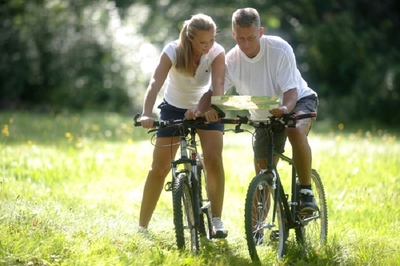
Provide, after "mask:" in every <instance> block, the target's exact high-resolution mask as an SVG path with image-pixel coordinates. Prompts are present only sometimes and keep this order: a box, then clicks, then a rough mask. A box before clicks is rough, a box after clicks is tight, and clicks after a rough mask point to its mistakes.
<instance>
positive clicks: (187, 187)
mask: <svg viewBox="0 0 400 266" xmlns="http://www.w3.org/2000/svg"><path fill="white" fill-rule="evenodd" d="M219 116H220V117H222V116H224V114H223V113H219ZM139 117H140V115H139V114H137V115H136V116H135V117H134V125H135V126H141V123H140V121H138V118H139ZM206 123H207V121H206V119H205V118H204V117H200V118H197V119H196V120H186V119H171V120H164V121H163V120H160V121H155V122H154V126H155V127H156V129H152V130H150V131H149V133H150V132H155V131H158V130H163V129H164V128H167V127H176V128H177V130H178V131H179V136H180V140H179V145H180V155H179V158H178V159H175V160H173V161H172V162H171V170H172V179H171V181H169V182H167V183H166V184H165V187H164V189H165V190H166V191H171V192H172V208H173V220H174V226H175V236H176V243H177V246H178V249H186V248H189V250H190V251H191V252H192V253H193V254H198V253H199V252H200V241H199V237H206V238H208V239H211V238H212V236H213V235H212V224H211V219H212V214H211V203H210V201H209V199H208V196H207V183H206V182H207V178H206V172H205V171H204V167H203V163H204V161H203V158H202V155H201V153H200V152H198V150H197V146H198V144H199V143H198V140H197V139H196V128H197V127H199V126H201V125H204V124H206ZM154 136H155V134H154V135H153V137H154ZM172 145H173V144H172Z"/></svg>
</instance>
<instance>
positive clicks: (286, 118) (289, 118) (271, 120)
mask: <svg viewBox="0 0 400 266" xmlns="http://www.w3.org/2000/svg"><path fill="white" fill-rule="evenodd" d="M313 117H317V113H316V112H312V113H307V114H299V115H296V114H295V113H289V114H284V115H283V116H282V117H280V118H278V117H275V116H270V117H268V118H267V119H264V120H253V119H250V118H249V117H247V116H239V115H238V116H237V118H220V119H218V122H219V123H221V124H234V125H236V128H235V132H242V131H243V130H242V129H240V126H241V125H242V124H246V125H250V126H253V127H261V126H262V125H263V126H272V125H275V124H277V123H281V124H284V125H285V126H287V127H296V121H297V120H301V119H306V118H313ZM290 122H291V123H290Z"/></svg>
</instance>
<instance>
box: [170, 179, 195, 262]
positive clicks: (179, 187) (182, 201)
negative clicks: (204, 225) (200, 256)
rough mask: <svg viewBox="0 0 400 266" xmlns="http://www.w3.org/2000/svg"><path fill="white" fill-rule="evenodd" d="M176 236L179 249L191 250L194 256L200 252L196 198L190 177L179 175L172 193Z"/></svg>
mask: <svg viewBox="0 0 400 266" xmlns="http://www.w3.org/2000/svg"><path fill="white" fill-rule="evenodd" d="M172 198H173V216H174V225H175V236H176V243H177V246H178V249H187V248H188V249H189V250H190V251H191V252H192V253H193V254H197V253H198V252H199V251H200V245H199V235H198V231H197V228H196V220H195V213H196V211H195V208H194V207H195V205H194V202H195V200H194V196H193V193H192V190H191V188H190V187H189V184H188V176H187V175H186V174H182V173H181V174H179V175H178V177H177V178H176V179H175V184H174V188H173V191H172Z"/></svg>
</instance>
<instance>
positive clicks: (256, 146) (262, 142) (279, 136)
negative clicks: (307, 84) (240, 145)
mask: <svg viewBox="0 0 400 266" xmlns="http://www.w3.org/2000/svg"><path fill="white" fill-rule="evenodd" d="M317 107H318V98H317V96H316V95H314V94H312V95H310V96H306V97H303V98H301V99H300V100H298V101H297V103H296V106H295V107H294V109H293V110H292V112H298V111H303V112H305V113H311V112H316V111H317ZM278 131H279V130H278ZM286 138H287V135H286V130H285V128H284V127H282V130H281V131H280V132H277V133H274V151H275V152H278V153H283V152H284V151H285V143H286ZM268 140H269V137H268V134H266V132H265V129H257V130H256V131H255V133H254V141H253V150H254V158H255V159H259V158H267V157H268V143H269V141H268Z"/></svg>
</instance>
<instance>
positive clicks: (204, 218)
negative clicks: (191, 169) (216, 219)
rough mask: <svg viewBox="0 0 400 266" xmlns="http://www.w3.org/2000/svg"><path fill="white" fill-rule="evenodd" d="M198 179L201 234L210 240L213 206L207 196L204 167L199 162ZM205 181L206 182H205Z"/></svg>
mask: <svg viewBox="0 0 400 266" xmlns="http://www.w3.org/2000/svg"><path fill="white" fill-rule="evenodd" d="M197 178H198V186H199V203H200V206H199V209H200V213H199V233H200V236H201V237H206V238H208V239H211V238H212V223H211V217H212V216H211V215H212V214H211V204H210V202H209V199H208V196H207V182H206V178H207V176H206V173H205V171H204V166H203V164H202V163H201V161H199V162H198V163H197ZM203 181H204V182H203Z"/></svg>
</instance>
